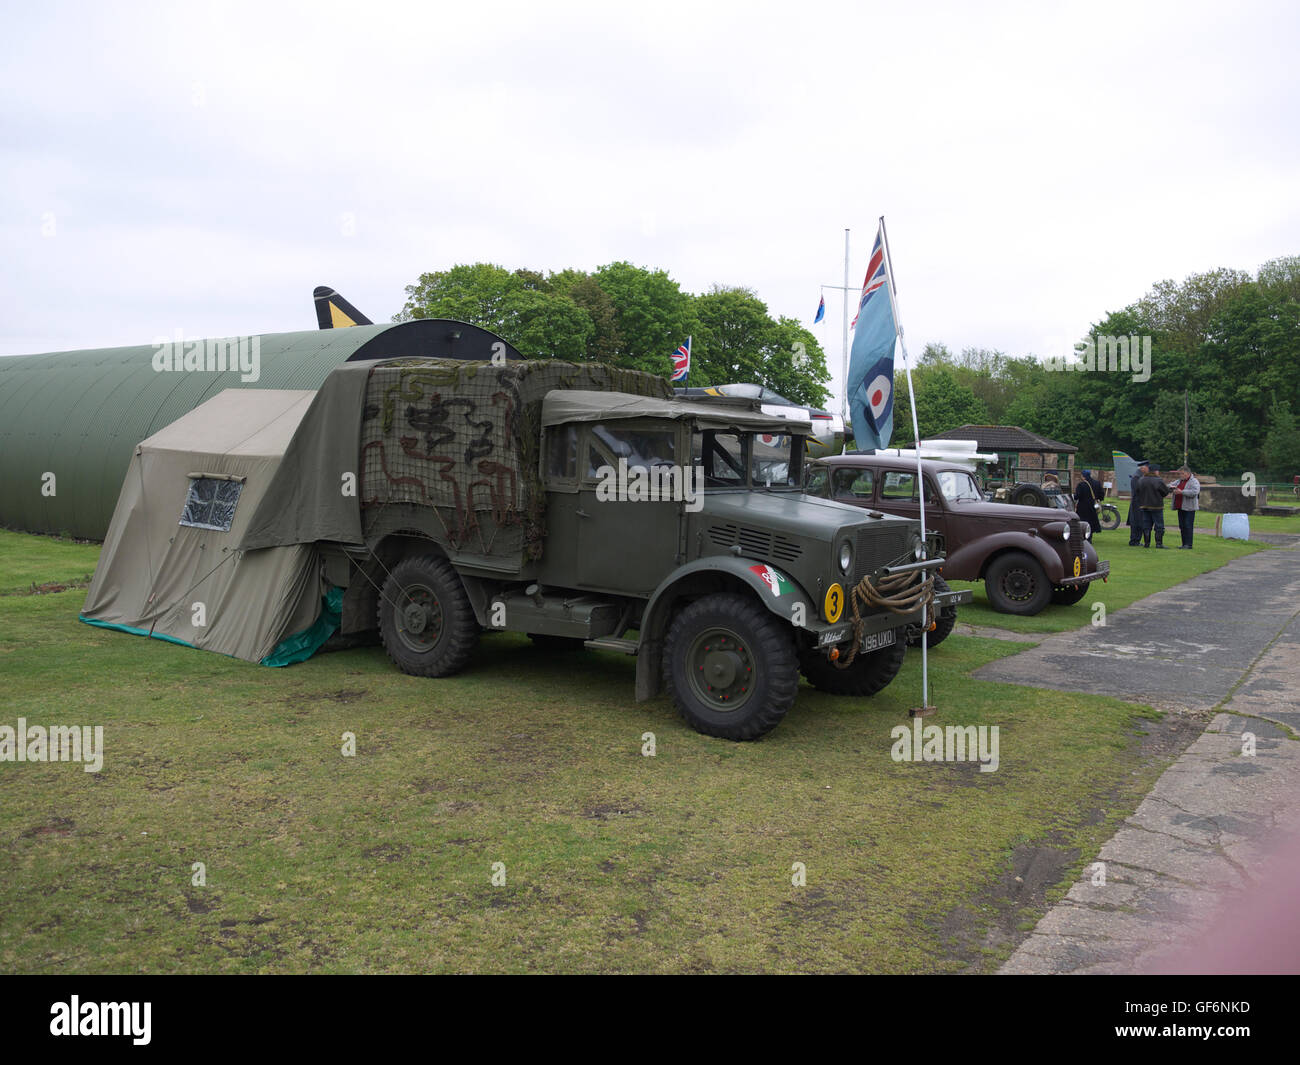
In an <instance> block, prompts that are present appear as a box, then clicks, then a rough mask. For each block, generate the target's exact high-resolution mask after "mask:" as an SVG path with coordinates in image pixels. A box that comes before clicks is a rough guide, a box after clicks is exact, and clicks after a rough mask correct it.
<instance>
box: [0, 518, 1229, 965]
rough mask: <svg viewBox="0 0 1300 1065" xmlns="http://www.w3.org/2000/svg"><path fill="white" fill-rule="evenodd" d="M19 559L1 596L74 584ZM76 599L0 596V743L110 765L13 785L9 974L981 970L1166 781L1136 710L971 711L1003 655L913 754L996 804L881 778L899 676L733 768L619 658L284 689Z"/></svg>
mask: <svg viewBox="0 0 1300 1065" xmlns="http://www.w3.org/2000/svg"><path fill="white" fill-rule="evenodd" d="M3 546H4V551H3V552H2V553H0V586H3V587H10V588H12V587H23V586H26V585H29V584H30V583H32V582H37V583H47V582H51V581H57V580H65V579H67V578H69V577H70V576H73V575H80V574H82V573H84V568H85V557H84V556H83V555H81V554H77V553H76V552H75V551H72V550H71V549H69V551H68V553H67V554H59V553H58V550H59V549H58V548H57V547H51V545H50V544H49V543H47V542H45V541H44V540H42V539H41V538H36V537H23V538H19V539H17V540H15V539H12V538H8V537H6V539H5V540H4V541H3ZM29 548H30V550H29ZM49 552H54V553H53V554H50V553H49ZM1186 556H1187V553H1186V552H1184V553H1182V557H1183V558H1184V559H1186ZM1173 557H1178V555H1177V553H1173ZM1206 557H1208V553H1207V556H1206ZM1192 561H1199V558H1198V557H1197V556H1192ZM83 599H84V591H83V590H80V589H74V590H69V591H65V592H60V593H57V594H47V595H7V596H0V683H3V686H4V691H5V708H4V711H3V714H0V724H7V725H10V726H13V725H16V724H17V718H19V717H23V718H26V719H27V720H28V722H29V723H31V724H45V725H52V724H64V725H83V724H84V725H102V726H103V728H104V748H105V749H104V765H103V770H102V771H101V772H100V773H97V774H92V773H86V772H84V771H83V768H82V767H81V766H79V765H75V764H72V763H53V764H45V763H14V762H0V971H4V972H69V971H71V972H136V971H145V972H298V971H305V970H312V971H331V972H353V971H360V972H380V971H384V972H387V971H511V972H516V971H557V970H558V971H575V972H615V971H620V972H621V971H644V972H680V971H729V972H730V971H739V972H757V971H860V970H869V971H879V972H898V973H903V972H946V971H987V970H990V969H992V968H994V967H995V966H996V965H997V964H998V963H999V962H1000V961H1001V960H1002V959H1003V958H1005V957H1006V956H1007V955H1008V954H1009V953H1010V951H1011V950H1012V949H1013V947H1014V946H1015V945H1016V932H1017V930H1019V929H1027V928H1028V927H1031V926H1032V924H1033V922H1034V921H1035V920H1036V919H1037V917H1038V916H1039V915H1041V912H1042V910H1043V908H1044V906H1045V904H1046V902H1047V901H1051V900H1054V899H1055V898H1056V897H1059V895H1061V894H1063V893H1064V891H1065V890H1066V889H1067V887H1068V884H1069V883H1070V882H1071V880H1072V879H1073V878H1074V877H1075V876H1077V875H1078V873H1079V871H1080V869H1081V868H1082V867H1083V865H1084V863H1085V861H1086V860H1087V858H1088V856H1090V855H1091V854H1092V853H1094V852H1095V849H1096V847H1097V846H1098V845H1099V844H1100V843H1101V842H1102V841H1104V840H1105V839H1107V838H1109V836H1110V835H1111V834H1112V833H1113V831H1114V828H1115V825H1116V824H1117V823H1118V821H1119V820H1120V819H1121V818H1123V817H1124V816H1126V815H1127V814H1128V813H1130V812H1131V811H1132V810H1133V809H1134V808H1135V807H1136V805H1137V803H1138V801H1140V799H1141V796H1142V795H1143V794H1144V793H1145V791H1146V790H1147V788H1148V787H1149V786H1150V784H1151V782H1152V781H1153V780H1154V778H1155V776H1156V775H1157V773H1158V772H1159V771H1160V769H1161V768H1163V762H1162V761H1161V760H1160V759H1159V758H1158V757H1151V756H1148V755H1147V754H1145V753H1144V752H1143V750H1142V749H1141V743H1142V739H1141V733H1142V731H1143V729H1144V727H1145V726H1143V725H1142V724H1141V720H1142V719H1141V717H1140V716H1139V715H1140V714H1141V713H1142V711H1141V710H1140V708H1136V707H1134V706H1132V705H1129V704H1125V703H1121V702H1119V701H1117V700H1112V699H1105V698H1097V697H1095V696H1073V695H1070V694H1067V693H1061V692H1055V691H1039V690H1034V689H1025V688H1019V687H1014V686H1010V685H1002V684H994V683H988V682H982V681H974V680H971V679H970V678H969V677H968V676H967V674H968V673H969V672H970V671H971V670H973V669H975V668H977V667H978V666H980V665H982V664H983V663H985V662H988V661H991V660H993V659H994V658H997V657H999V656H1002V655H1006V654H1009V653H1012V652H1014V651H1015V650H1017V649H1018V647H1016V646H1012V645H1008V644H1006V643H1004V642H999V641H995V640H982V639H974V638H962V637H952V638H950V639H949V640H948V641H947V642H946V643H945V644H944V645H943V646H942V647H941V648H939V649H938V650H936V652H935V653H934V654H932V655H931V659H930V661H931V673H932V677H931V680H932V698H931V701H932V702H934V703H936V704H937V705H938V706H939V709H940V713H939V716H938V717H937V718H931V719H929V721H928V722H927V723H938V724H952V725H965V724H986V725H997V726H999V729H1000V751H999V756H1000V765H999V768H998V770H997V771H996V772H992V773H981V772H979V771H978V770H977V767H976V766H975V765H974V764H971V763H943V762H929V763H926V762H915V763H902V762H895V761H893V760H892V759H891V757H890V749H891V746H892V742H893V741H892V739H891V736H890V730H891V728H893V727H894V726H896V725H899V724H904V723H906V722H907V716H906V714H907V709H908V708H909V707H910V706H912V705H915V704H916V703H918V702H919V658H918V657H916V656H914V655H911V654H909V660H908V663H907V665H906V666H905V667H904V671H903V673H902V674H901V675H900V677H899V678H898V679H897V680H896V681H895V682H894V683H893V684H892V685H891V686H890V687H888V688H887V689H886V690H885V691H884V692H883V693H881V695H879V696H877V697H876V698H874V699H871V700H854V699H836V698H833V697H830V696H824V695H821V694H819V693H817V692H815V691H813V690H812V689H811V688H808V687H806V686H805V687H803V688H802V689H801V693H800V698H799V702H798V704H797V705H796V707H795V709H794V711H793V712H792V713H791V714H790V715H789V717H787V719H786V720H785V722H784V723H783V724H782V725H781V726H780V727H779V728H778V729H777V730H776V731H775V732H774V733H772V734H771V735H770V736H769V737H768V738H767V739H765V740H764V741H762V742H760V743H755V744H733V743H728V742H726V741H722V740H715V739H710V738H707V737H704V736H700V735H697V734H696V733H694V732H693V731H691V730H690V729H689V728H687V727H686V726H685V725H684V724H683V723H682V722H681V721H680V719H679V718H678V717H677V715H676V713H675V712H674V710H673V708H672V706H671V703H670V702H669V701H668V700H667V699H666V698H659V699H657V700H655V701H653V702H650V703H646V704H640V705H638V704H636V703H635V702H634V701H633V698H632V689H633V662H632V660H631V659H630V658H627V657H624V656H621V655H616V654H608V653H589V652H578V653H575V654H571V655H567V656H556V655H554V654H551V653H548V652H546V651H543V650H541V649H538V648H535V647H534V646H533V645H532V644H531V643H530V642H529V641H528V640H526V639H524V638H523V637H519V636H515V635H508V634H495V635H493V636H490V637H487V638H485V639H484V640H483V642H482V644H481V645H480V650H479V652H478V654H477V656H476V657H475V658H474V660H473V661H472V662H471V663H470V666H469V668H468V669H467V670H466V671H465V672H464V673H463V674H461V675H459V676H457V677H454V678H449V679H445V680H437V681H430V680H421V679H417V678H413V677H408V676H405V675H403V674H401V673H399V672H397V671H396V670H395V669H394V668H392V667H391V666H390V664H389V663H388V662H387V660H386V658H385V657H384V655H383V652H382V650H380V649H378V648H360V649H354V650H349V651H344V652H338V653H334V654H328V655H319V656H317V657H316V658H314V659H312V660H310V661H308V662H306V663H303V664H301V665H297V666H293V667H290V668H288V669H280V670H276V669H267V668H264V667H259V666H254V665H250V664H247V663H244V662H240V661H237V660H234V659H229V658H224V657H222V656H219V655H214V654H210V653H205V652H201V651H196V650H193V649H190V648H186V647H179V646H176V645H172V644H167V643H163V642H159V641H153V640H148V639H144V638H141V637H135V636H129V635H126V634H123V633H117V632H111V631H106V630H103V629H97V628H92V627H90V626H87V625H83V624H80V623H79V622H78V621H77V620H76V616H77V610H78V608H79V606H80V605H81V603H82V601H83ZM1146 716H1147V717H1148V718H1149V717H1151V716H1152V715H1150V714H1149V713H1148V714H1147V715H1146ZM1153 727H1155V726H1153ZM345 732H351V733H354V734H355V737H356V754H355V756H353V757H344V756H343V755H342V753H341V745H342V743H343V734H344V733H345ZM646 732H653V733H654V734H655V737H656V743H657V752H656V754H655V756H654V757H645V756H643V754H642V747H643V734H644V733H646ZM198 862H201V863H203V865H204V872H205V875H206V883H205V884H202V885H200V884H197V883H195V882H194V881H195V879H196V876H197V874H196V873H195V872H194V863H198ZM498 862H499V863H503V868H504V873H505V883H504V884H502V885H500V886H494V885H493V884H492V883H491V878H492V876H493V868H494V863H498ZM796 862H801V863H804V865H805V866H806V869H807V874H806V875H807V884H806V886H802V887H799V886H794V885H792V882H791V877H792V867H793V864H794V863H796ZM500 868H501V867H498V871H500ZM1031 869H1032V870H1035V871H1037V872H1031ZM1044 869H1046V870H1047V872H1046V873H1045V874H1044V873H1043V872H1042V870H1044ZM1020 873H1023V879H1022V881H1021V882H1017V880H1016V874H1020ZM1035 878H1037V879H1038V880H1039V881H1040V883H1039V885H1038V886H1039V888H1040V889H1041V890H1039V891H1038V892H1035V891H1034V890H1033V887H1034V884H1033V881H1034V879H1035ZM1044 892H1045V893H1046V898H1044Z"/></svg>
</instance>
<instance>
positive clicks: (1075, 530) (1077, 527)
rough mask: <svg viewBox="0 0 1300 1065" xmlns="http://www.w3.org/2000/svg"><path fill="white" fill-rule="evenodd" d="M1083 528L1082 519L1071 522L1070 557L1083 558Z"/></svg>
mask: <svg viewBox="0 0 1300 1065" xmlns="http://www.w3.org/2000/svg"><path fill="white" fill-rule="evenodd" d="M1083 529H1084V525H1083V522H1081V521H1072V522H1070V557H1071V558H1083Z"/></svg>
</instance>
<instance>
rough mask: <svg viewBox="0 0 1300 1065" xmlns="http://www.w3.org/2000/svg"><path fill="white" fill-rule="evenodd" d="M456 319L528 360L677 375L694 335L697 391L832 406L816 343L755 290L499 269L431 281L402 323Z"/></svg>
mask: <svg viewBox="0 0 1300 1065" xmlns="http://www.w3.org/2000/svg"><path fill="white" fill-rule="evenodd" d="M413 318H453V319H456V320H458V321H464V322H470V323H471V324H473V325H478V326H481V327H483V328H485V329H490V330H491V331H492V332H494V333H496V334H498V335H499V336H501V337H502V338H504V339H505V340H508V341H509V342H510V343H511V344H513V345H514V346H515V347H516V348H517V349H518V350H519V352H520V354H522V355H523V356H524V357H525V358H528V359H549V358H558V359H566V360H569V361H573V362H583V361H588V360H590V361H594V362H606V363H612V364H613V365H616V366H626V367H630V368H632V369H637V370H647V371H649V372H651V373H657V374H662V375H663V376H669V375H670V374H671V372H672V353H673V352H674V351H676V350H677V346H678V345H679V344H682V343H684V342H685V341H686V338H687V337H688V336H689V337H691V338H692V343H691V373H690V380H689V382H688V383H689V384H690V385H692V386H702V385H715V384H730V383H735V382H741V381H746V382H750V381H752V382H754V383H756V384H760V385H764V386H766V387H768V388H771V389H772V390H774V391H776V392H778V393H780V394H781V395H783V396H785V397H786V398H787V399H790V400H793V401H795V402H796V403H804V404H808V405H810V406H814V407H821V406H824V405H825V402H826V400H827V398H828V397H829V394H830V393H829V391H828V390H827V388H826V387H825V382H827V381H829V380H830V373H829V372H828V371H827V369H826V356H825V353H824V352H823V351H822V348H821V345H820V344H818V342H817V338H816V337H815V336H813V334H812V333H810V332H809V331H808V330H807V329H805V328H803V326H801V325H800V324H799V322H798V321H796V320H795V319H793V318H787V317H785V316H780V317H777V318H775V319H774V318H773V317H772V316H771V315H770V314H769V313H768V309H767V305H766V304H765V303H764V302H763V301H762V300H761V299H759V297H758V295H757V294H756V293H755V292H754V291H753V290H751V289H747V288H734V287H724V286H721V285H715V286H714V287H713V288H712V289H710V290H709V291H708V292H705V293H701V294H699V295H694V294H691V293H688V292H683V291H682V290H681V287H680V286H679V285H678V283H677V282H676V281H674V280H673V279H672V278H671V277H670V276H669V275H668V273H667V272H666V271H664V270H650V269H647V268H645V267H640V266H633V265H632V264H631V263H627V262H615V263H609V264H607V265H605V266H602V267H599V268H598V269H596V270H594V271H591V272H590V273H588V272H586V271H582V270H573V269H566V270H560V271H558V272H556V271H552V272H549V273H546V274H543V273H541V272H540V271H536V270H513V271H511V270H506V269H505V268H503V267H501V266H495V265H493V264H491V263H471V264H463V265H458V266H453V267H452V268H451V269H449V270H441V271H437V272H434V273H428V274H422V275H420V279H419V280H418V281H417V282H416V283H415V284H414V285H408V286H407V287H406V302H405V304H404V306H403V307H402V310H401V311H400V312H399V313H398V314H397V315H396V316H395V317H394V320H395V321H399V322H400V321H407V320H410V319H413Z"/></svg>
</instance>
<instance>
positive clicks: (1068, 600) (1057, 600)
mask: <svg viewBox="0 0 1300 1065" xmlns="http://www.w3.org/2000/svg"><path fill="white" fill-rule="evenodd" d="M1091 587H1092V585H1091V584H1054V585H1052V603H1053V604H1054V605H1055V606H1074V604H1075V603H1077V602H1079V601H1080V600H1081V599H1082V598H1083V597H1084V596H1085V595H1087V594H1088V589H1089V588H1091Z"/></svg>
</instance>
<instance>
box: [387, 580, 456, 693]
mask: <svg viewBox="0 0 1300 1065" xmlns="http://www.w3.org/2000/svg"><path fill="white" fill-rule="evenodd" d="M379 634H380V636H381V637H382V638H383V641H384V650H385V651H387V652H388V657H389V658H391V659H392V660H393V663H394V664H395V665H396V666H397V668H398V669H400V670H401V671H402V672H403V673H410V674H411V675H413V676H416V677H445V676H448V675H449V674H452V673H456V672H459V671H460V669H461V668H462V667H463V666H464V665H465V663H466V662H467V661H469V656H470V655H471V654H473V653H474V646H475V645H476V644H477V643H478V634H479V626H478V622H477V621H476V620H475V618H474V611H473V609H472V608H471V607H470V605H469V597H468V596H467V595H466V594H465V588H464V586H463V585H462V584H461V583H460V578H459V577H458V576H457V575H456V571H455V570H454V569H453V568H452V566H451V563H450V562H448V561H447V560H446V559H445V558H441V557H440V556H438V555H413V556H411V557H409V558H404V559H402V561H401V562H399V563H398V564H397V565H396V566H394V567H393V570H392V572H391V573H390V574H389V575H388V579H387V580H386V581H384V590H383V593H382V594H381V595H380V597H379Z"/></svg>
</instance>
